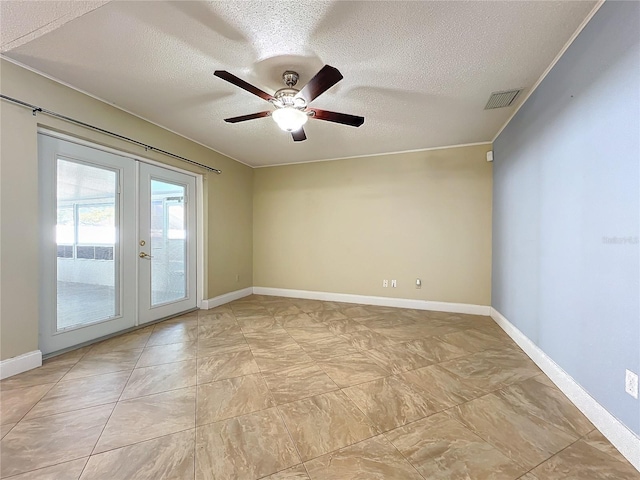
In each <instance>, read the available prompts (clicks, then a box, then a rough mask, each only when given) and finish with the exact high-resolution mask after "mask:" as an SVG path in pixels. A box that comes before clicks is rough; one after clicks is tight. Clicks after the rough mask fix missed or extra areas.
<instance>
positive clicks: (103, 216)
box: [38, 133, 196, 354]
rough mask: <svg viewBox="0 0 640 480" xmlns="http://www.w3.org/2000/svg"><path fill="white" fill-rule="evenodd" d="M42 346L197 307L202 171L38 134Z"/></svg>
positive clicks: (57, 346)
mask: <svg viewBox="0 0 640 480" xmlns="http://www.w3.org/2000/svg"><path fill="white" fill-rule="evenodd" d="M38 152H39V162H40V170H39V171H40V180H39V186H40V213H41V225H42V235H41V273H42V275H41V286H40V349H41V350H42V352H43V353H44V354H48V353H52V352H56V351H58V350H62V349H66V348H69V347H73V346H76V345H79V344H82V343H85V342H89V341H91V340H95V339H97V338H100V337H103V336H106V335H110V334H113V333H116V332H119V331H122V330H126V329H128V328H131V327H134V326H137V325H141V324H144V323H148V322H151V321H154V320H158V319H161V318H164V317H168V316H171V315H175V314H177V313H180V312H182V311H186V310H190V309H192V308H195V307H196V235H195V231H196V230H195V222H196V211H195V204H196V202H195V177H192V176H189V175H186V174H183V173H179V172H175V171H172V170H168V169H165V168H161V167H158V166H155V165H147V164H144V163H141V162H138V161H136V160H134V159H132V158H129V157H126V156H121V155H117V154H114V153H109V152H106V151H103V150H100V149H97V148H91V147H88V146H85V145H80V144H76V143H73V142H69V141H66V140H62V139H59V138H56V137H52V136H48V135H46V134H42V133H40V134H38Z"/></svg>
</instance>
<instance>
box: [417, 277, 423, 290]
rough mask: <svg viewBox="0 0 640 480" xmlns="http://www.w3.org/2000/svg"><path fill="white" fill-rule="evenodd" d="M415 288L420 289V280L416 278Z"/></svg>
mask: <svg viewBox="0 0 640 480" xmlns="http://www.w3.org/2000/svg"><path fill="white" fill-rule="evenodd" d="M416 288H422V280H420V279H419V278H416Z"/></svg>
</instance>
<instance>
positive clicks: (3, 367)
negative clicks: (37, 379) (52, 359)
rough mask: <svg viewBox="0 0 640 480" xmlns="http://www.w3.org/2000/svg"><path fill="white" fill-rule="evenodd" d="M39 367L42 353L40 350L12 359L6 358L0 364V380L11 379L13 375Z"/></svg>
mask: <svg viewBox="0 0 640 480" xmlns="http://www.w3.org/2000/svg"><path fill="white" fill-rule="evenodd" d="M41 365H42V352H41V351H40V350H34V351H33V352H28V353H23V354H22V355H18V356H17V357H13V358H7V359H6V360H2V361H1V362H0V380H3V379H5V378H8V377H13V376H14V375H17V374H19V373H22V372H26V371H27V370H31V369H33V368H37V367H39V366H41Z"/></svg>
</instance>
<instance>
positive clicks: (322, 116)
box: [307, 108, 364, 127]
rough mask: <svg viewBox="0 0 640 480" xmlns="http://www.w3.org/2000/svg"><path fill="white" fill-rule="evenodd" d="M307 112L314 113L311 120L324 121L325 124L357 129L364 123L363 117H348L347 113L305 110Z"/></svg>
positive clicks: (314, 109)
mask: <svg viewBox="0 0 640 480" xmlns="http://www.w3.org/2000/svg"><path fill="white" fill-rule="evenodd" d="M307 111H312V112H314V115H312V116H311V118H315V119H316V120H326V121H327V122H335V123H341V124H343V125H351V126H352V127H359V126H360V125H362V124H363V123H364V117H358V116H356V115H349V114H348V113H338V112H330V111H328V110H320V109H319V108H307Z"/></svg>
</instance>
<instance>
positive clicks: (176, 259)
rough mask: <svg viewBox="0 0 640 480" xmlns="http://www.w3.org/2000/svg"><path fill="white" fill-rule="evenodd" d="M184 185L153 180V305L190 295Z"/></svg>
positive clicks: (151, 252)
mask: <svg viewBox="0 0 640 480" xmlns="http://www.w3.org/2000/svg"><path fill="white" fill-rule="evenodd" d="M185 193H186V192H185V187H184V185H176V184H173V183H168V182H164V181H160V180H151V251H150V252H149V253H150V254H151V305H152V306H155V305H160V304H163V303H168V302H173V301H176V300H182V299H183V298H185V297H186V295H187V276H186V268H187V267H186V259H187V243H186V238H187V225H186V221H185V215H184V198H185Z"/></svg>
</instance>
